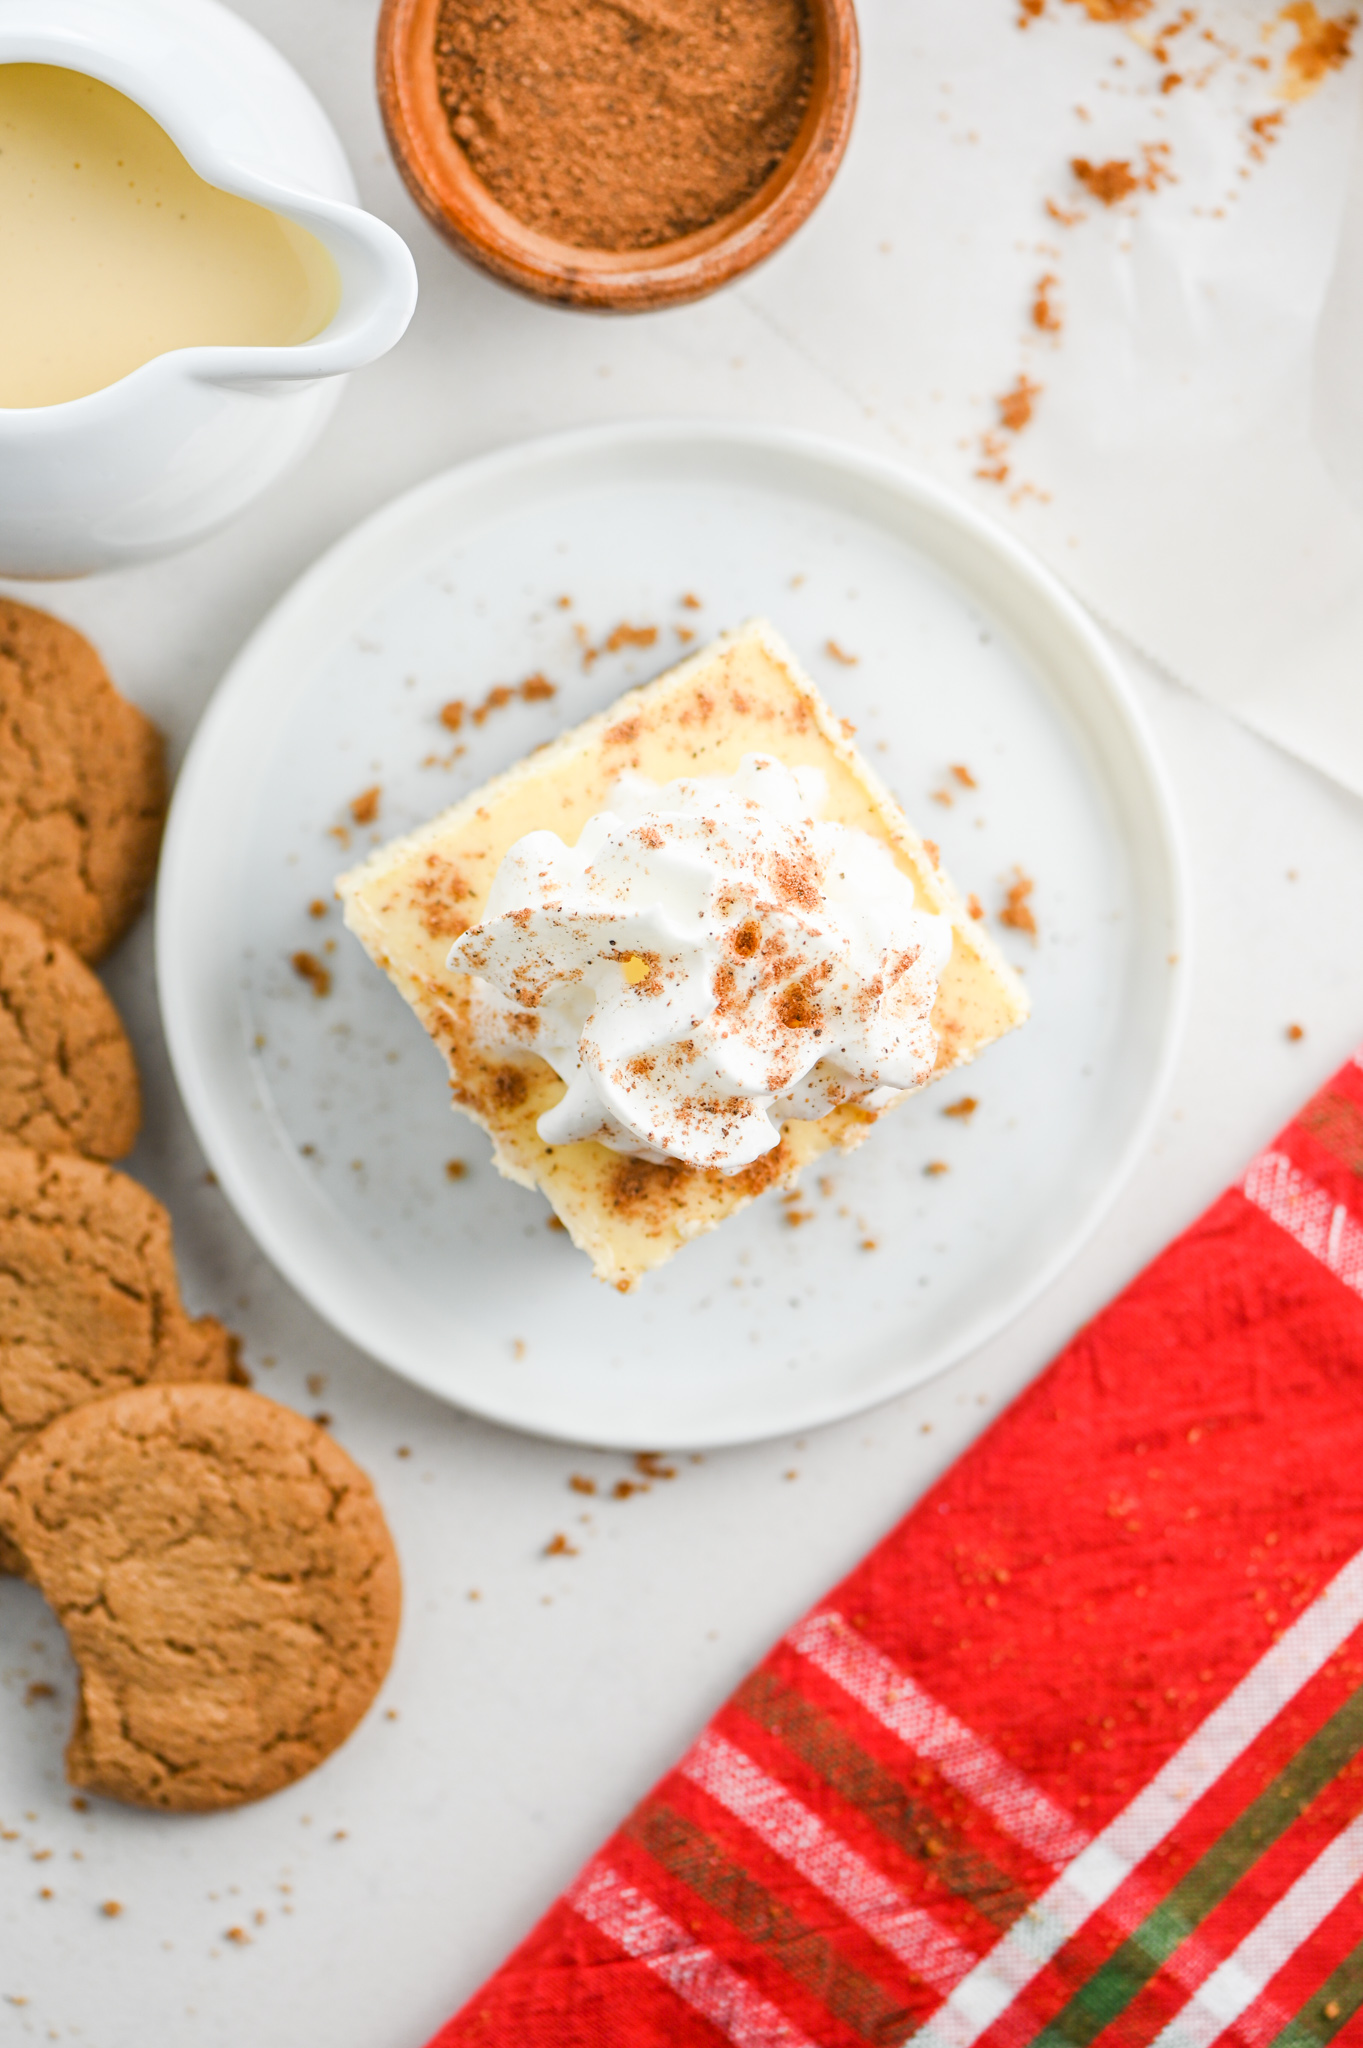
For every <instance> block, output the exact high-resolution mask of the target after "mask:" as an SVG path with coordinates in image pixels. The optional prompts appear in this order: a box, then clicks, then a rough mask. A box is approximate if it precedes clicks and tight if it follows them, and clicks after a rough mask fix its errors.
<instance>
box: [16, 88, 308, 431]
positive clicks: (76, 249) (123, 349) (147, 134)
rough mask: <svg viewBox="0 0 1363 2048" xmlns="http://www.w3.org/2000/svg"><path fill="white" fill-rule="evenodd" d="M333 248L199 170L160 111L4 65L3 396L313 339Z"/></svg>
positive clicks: (36, 396) (78, 389)
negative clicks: (204, 353)
mask: <svg viewBox="0 0 1363 2048" xmlns="http://www.w3.org/2000/svg"><path fill="white" fill-rule="evenodd" d="M340 295H341V286H340V278H339V276H338V274H337V270H336V266H335V264H334V262H333V261H332V258H331V256H330V254H329V252H328V251H327V250H326V249H325V248H323V246H322V244H321V243H320V242H319V241H318V240H317V237H316V236H315V235H311V234H309V233H308V232H307V230H306V229H305V228H301V227H299V226H298V225H297V224H296V223H295V222H293V221H291V220H287V219H285V218H284V217H283V215H281V214H278V213H273V212H271V211H270V209H269V208H268V207H264V206H256V205H254V204H253V203H252V202H251V201H250V200H247V199H239V198H237V197H235V196H234V195H233V194H232V193H229V192H220V191H219V190H218V189H217V187H216V186H213V185H209V184H207V183H206V182H205V181H204V180H203V179H202V178H201V177H199V175H198V173H197V172H196V171H193V170H191V169H190V166H189V165H188V164H187V163H186V162H185V159H184V158H183V157H182V156H181V154H180V152H179V150H178V149H177V148H176V147H175V144H174V143H173V142H172V141H171V139H170V137H169V136H168V135H167V134H166V132H165V130H164V129H163V128H161V127H159V126H158V125H157V123H156V122H155V121H153V120H152V118H151V116H150V114H148V113H146V112H144V110H143V109H142V108H141V107H139V106H138V105H136V103H135V102H134V101H132V100H130V99H127V98H125V96H124V95H123V94H122V93H120V92H115V91H114V89H113V87H112V86H108V85H105V84H104V83H103V82H102V81H101V80H99V79H96V78H89V77H87V76H86V75H85V74H84V73H83V72H79V71H67V70H62V69H60V68H58V67H57V66H55V65H50V64H0V407H7V406H8V407H29V406H42V405H59V404H61V403H62V402H63V401H65V400H67V399H72V398H83V397H85V396H86V395H87V394H88V393H90V392H92V391H100V390H103V389H104V387H105V386H106V385H109V384H114V383H116V382H117V381H118V379H119V378H120V377H126V376H127V375H128V373H129V371H131V370H135V369H137V367H138V366H139V364H142V363H145V362H149V361H150V360H151V358H152V357H153V356H159V355H164V354H165V353H166V351H167V350H169V349H179V348H195V347H200V346H204V345H209V346H212V345H218V346H224V345H230V346H235V347H248V348H278V347H281V346H289V345H291V344H293V343H297V342H303V341H310V340H311V339H312V338H313V336H314V335H316V334H318V333H320V332H321V330H322V328H324V327H325V326H326V324H327V322H328V321H329V320H330V319H331V317H332V315H333V314H334V313H335V311H336V308H337V305H338V304H339V302H340Z"/></svg>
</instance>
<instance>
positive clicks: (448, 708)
mask: <svg viewBox="0 0 1363 2048" xmlns="http://www.w3.org/2000/svg"><path fill="white" fill-rule="evenodd" d="M467 708H468V707H467V705H466V704H465V703H464V700H463V698H462V697H451V699H450V701H449V703H448V704H442V705H441V707H440V709H439V711H438V712H437V713H436V716H437V717H438V718H439V720H440V723H441V724H442V725H443V726H444V728H445V730H446V732H458V730H459V728H460V726H461V725H462V724H463V723H464V713H465V711H466V710H467Z"/></svg>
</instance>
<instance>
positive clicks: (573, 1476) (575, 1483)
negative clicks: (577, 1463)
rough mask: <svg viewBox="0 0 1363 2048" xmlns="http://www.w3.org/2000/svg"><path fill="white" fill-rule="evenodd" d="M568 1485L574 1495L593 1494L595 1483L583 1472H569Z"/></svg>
mask: <svg viewBox="0 0 1363 2048" xmlns="http://www.w3.org/2000/svg"><path fill="white" fill-rule="evenodd" d="M568 1484H569V1486H570V1487H571V1488H572V1490H573V1492H574V1493H595V1492H596V1481H595V1480H594V1479H589V1478H588V1476H587V1474H586V1473H585V1472H570V1473H569V1474H568Z"/></svg>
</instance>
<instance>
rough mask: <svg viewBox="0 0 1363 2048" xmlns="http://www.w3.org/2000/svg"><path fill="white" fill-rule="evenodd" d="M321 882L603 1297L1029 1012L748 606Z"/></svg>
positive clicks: (497, 1152)
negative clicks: (597, 708)
mask: <svg viewBox="0 0 1363 2048" xmlns="http://www.w3.org/2000/svg"><path fill="white" fill-rule="evenodd" d="M337 889H338V893H339V894H340V896H341V899H342V902H343V903H344V906H345V916H346V922H347V924H348V925H349V927H350V929H351V930H352V931H353V932H354V933H355V935H356V936H357V937H358V938H359V940H360V941H361V943H362V944H363V945H364V947H365V949H366V950H367V952H368V953H369V955H370V957H371V959H372V960H373V961H374V962H375V964H376V965H377V966H378V967H380V968H382V969H383V971H384V972H385V973H386V974H387V975H388V976H389V978H390V979H391V980H392V981H393V983H394V985H395V986H396V987H397V988H398V990H399V991H400V992H401V994H402V995H403V996H404V997H405V998H406V1000H407V1001H408V1002H409V1003H410V1004H411V1006H412V1008H413V1009H414V1010H415V1011H416V1013H417V1015H418V1017H419V1018H420V1019H421V1021H422V1023H423V1024H424V1025H425V1027H426V1029H427V1031H428V1032H429V1033H430V1035H431V1037H432V1039H433V1040H434V1041H435V1043H436V1045H437V1046H438V1047H439V1049H440V1051H441V1053H442V1054H443V1055H444V1058H445V1061H446V1063H447V1066H448V1069H449V1077H450V1091H451V1096H452V1100H453V1104H454V1107H455V1108H456V1109H457V1110H459V1111H461V1112H462V1113H463V1114H465V1115H466V1116H469V1117H471V1118H472V1119H473V1120H474V1122H475V1123H478V1124H480V1125H481V1126H482V1128H483V1129H484V1130H486V1131H487V1132H488V1133H489V1135H490V1136H491V1138H492V1141H493V1157H494V1160H495V1163H496V1165H497V1167H498V1169H499V1171H500V1172H502V1173H503V1174H505V1175H506V1176H507V1177H508V1178H509V1179H511V1180H514V1181H518V1182H520V1183H521V1184H522V1185H524V1186H526V1187H535V1188H539V1189H541V1190H542V1191H543V1193H544V1194H545V1195H546V1196H547V1197H548V1199H549V1201H550V1203H551V1204H552V1205H553V1208H554V1210H555V1212H556V1214H557V1215H558V1217H559V1218H560V1220H561V1221H562V1223H563V1224H564V1226H565V1228H566V1229H567V1230H568V1232H569V1234H570V1235H571V1237H572V1240H573V1243H574V1244H575V1245H577V1246H578V1247H579V1248H580V1249H581V1250H583V1251H584V1252H586V1253H587V1254H588V1256H589V1257H590V1258H591V1260H592V1265H593V1270H594V1271H595V1273H596V1274H597V1276H598V1278H600V1279H602V1280H605V1281H608V1282H610V1283H611V1284H612V1285H614V1286H615V1287H617V1288H619V1289H620V1290H621V1291H622V1292H624V1291H628V1290H629V1289H630V1288H632V1287H633V1286H634V1285H635V1283H636V1282H637V1281H638V1279H639V1278H640V1276H641V1275H642V1274H644V1273H646V1272H648V1271H649V1270H650V1269H651V1268H653V1267H656V1266H659V1265H661V1264H663V1262H664V1261H665V1260H667V1259H669V1258H671V1256H672V1255H673V1253H674V1252H676V1251H678V1250H679V1249H680V1248H681V1246H682V1245H684V1244H685V1243H686V1242H687V1241H688V1239H690V1238H693V1237H696V1236H698V1235H700V1234H701V1233H702V1232H703V1231H707V1230H712V1229H714V1227H715V1226H716V1225H717V1224H719V1223H721V1222H723V1220H724V1219H725V1217H726V1216H730V1215H732V1214H734V1213H735V1211H737V1210H738V1209H741V1208H743V1207H745V1206H746V1204H747V1203H749V1202H750V1201H752V1200H753V1199H754V1197H755V1196H757V1195H759V1194H761V1193H762V1192H763V1191H764V1190H765V1189H767V1188H771V1187H774V1186H786V1185H789V1184H790V1183H791V1182H793V1181H794V1180H795V1179H797V1177H798V1176H799V1174H800V1173H801V1171H802V1170H803V1169H804V1168H805V1167H807V1166H808V1165H809V1164H810V1162H811V1161H813V1160H815V1159H817V1158H818V1157H819V1156H820V1155H821V1154H823V1153H826V1152H828V1151H830V1150H835V1149H836V1150H842V1151H846V1150H848V1149H850V1148H851V1147H852V1146H854V1145H857V1144H860V1143H861V1141H862V1139H863V1138H865V1137H866V1136H867V1135H868V1133H869V1132H870V1130H871V1129H872V1127H873V1126H874V1124H875V1123H876V1122H877V1121H878V1120H879V1118H880V1117H881V1116H882V1115H883V1114H884V1113H885V1112H886V1111H887V1110H888V1109H891V1108H893V1107H894V1106H895V1104H896V1103H897V1102H899V1101H902V1100H903V1098H904V1097H905V1095H907V1094H909V1093H911V1092H913V1091H914V1090H916V1089H918V1088H921V1087H923V1086H925V1085H926V1084H927V1083H928V1082H930V1081H932V1080H934V1079H936V1078H937V1077H939V1076H940V1075H941V1074H943V1073H945V1072H947V1071H949V1070H950V1069H951V1068H953V1067H957V1066H960V1065H962V1064H964V1063H965V1062H967V1061H969V1060H972V1059H973V1058H974V1057H975V1055H976V1054H977V1053H978V1052H979V1051H980V1050H981V1049H982V1048H983V1047H984V1046H986V1045H989V1044H990V1043H991V1042H992V1041H993V1040H994V1039H996V1038H1000V1037H1002V1036H1003V1034H1004V1033H1005V1032H1007V1031H1011V1030H1012V1029H1013V1028H1014V1027H1015V1026H1016V1025H1018V1024H1021V1023H1022V1022H1023V1021H1024V1020H1025V1018H1026V1016H1027V1012H1028V1003H1027V997H1026V994H1025V992H1024V990H1023V988H1022V985H1021V983H1020V981H1019V980H1018V978H1017V976H1016V975H1015V974H1014V973H1013V971H1012V970H1011V969H1010V968H1009V966H1008V965H1007V963H1006V962H1005V961H1004V959H1003V958H1002V956H1001V954H1000V953H999V951H998V949H997V947H996V946H995V945H994V943H993V941H992V940H991V939H990V937H989V935H988V934H987V933H986V932H985V931H984V930H983V929H982V927H981V926H980V924H979V923H978V922H977V921H976V920H975V919H973V918H972V917H971V916H970V915H969V914H968V912H967V910H966V908H965V905H964V904H963V903H962V902H961V900H960V898H959V896H958V895H957V893H956V891H955V889H954V888H953V886H952V884H951V882H950V881H949V880H948V878H947V876H946V875H945V873H944V872H943V870H942V867H941V863H940V860H939V858H938V855H937V849H936V848H935V847H934V846H933V845H932V843H931V841H928V840H924V839H921V838H920V837H919V835H918V834H917V833H916V832H915V831H914V830H913V828H912V826H911V825H910V824H909V822H908V820H907V819H906V818H905V816H904V814H903V812H902V811H901V810H900V808H899V806H898V804H897V803H896V802H895V800H894V799H893V797H892V796H891V795H890V794H889V792H888V790H886V789H885V787H884V786H883V784H882V783H881V782H880V780H879V779H878V777H877V776H876V775H875V774H874V773H873V771H872V770H871V769H870V768H869V767H868V765H867V763H866V762H865V761H864V760H863V759H862V757H861V755H860V753H859V752H858V750H857V748H856V747H855V746H854V744H853V742H852V736H851V728H850V727H845V726H843V725H841V724H840V723H839V722H838V720H837V719H835V718H834V716H833V715H832V713H831V712H830V711H829V709H828V707H827V706H826V705H825V703H824V702H823V699H822V698H821V697H820V695H819V693H818V691H817V689H816V688H815V686H814V684H813V683H812V682H811V681H810V680H809V678H808V677H807V676H806V675H804V674H803V673H802V671H801V670H800V668H799V667H798V665H797V663H796V661H795V659H794V657H793V655H792V654H791V652H790V650H789V648H787V647H786V645H785V643H784V642H783V641H782V640H781V639H780V637H779V636H778V635H777V634H776V633H775V632H774V631H773V629H772V628H771V627H770V626H769V625H767V624H766V623H765V622H764V621H761V620H758V621H754V622H753V623H751V624H749V625H747V626H745V627H744V628H743V629H742V630H741V631H739V632H736V633H733V634H730V635H726V636H725V637H724V638H723V639H721V640H718V641H716V642H715V643H714V645H713V646H711V647H709V648H706V649H705V650H704V651H703V652H701V653H699V654H696V655H693V656H691V657H690V658H689V659H688V660H686V661H684V662H682V663H680V664H679V666H677V667H676V668H673V669H670V670H669V671H668V672H667V673H666V674H665V675H661V676H659V677H657V678H656V680H655V681H653V682H651V683H646V684H644V685H643V686H641V687H640V688H638V689H634V690H631V691H629V692H628V693H627V694H626V695H625V696H623V697H621V698H620V699H619V700H618V702H616V703H615V704H614V705H612V706H611V708H610V709H609V710H608V711H604V712H601V713H599V714H598V715H597V716H596V717H594V718H590V719H588V720H587V721H586V722H585V723H584V724H582V725H579V726H577V727H575V728H574V729H573V730H572V731H570V732H566V733H564V734H563V735H562V736H561V737H560V738H559V739H557V740H556V741H553V742H552V743H551V744H550V745H549V746H547V747H545V748H542V749H541V750H540V751H539V752H537V753H535V754H532V755H531V756H530V757H529V758H528V759H526V760H524V761H521V762H519V763H518V764H517V765H516V766H515V767H513V768H510V769H508V770H507V771H506V773H505V774H502V775H499V776H497V777H495V778H494V779H493V780H492V781H491V782H488V783H486V784H485V785H484V786H483V787H482V788H481V789H479V790H476V791H475V792H474V793H473V794H472V795H471V796H469V797H467V798H465V800H464V801H463V802H462V803H459V804H456V805H455V806H454V807H453V808H452V809H450V810H447V811H445V812H444V813H443V814H442V815H441V816H440V817H438V818H435V819H433V820H432V821H431V823H430V824H428V825H425V826H423V827H422V828H421V829H420V830H418V831H416V832H412V833H409V834H408V835H406V836H405V837H404V838H401V839H398V840H395V841H393V842H392V843H391V844H390V845H388V846H385V847H382V848H380V849H379V850H378V851H377V852H375V853H374V854H372V855H371V856H370V858H369V859H368V860H366V861H365V862H364V863H363V864H362V865H360V866H359V867H356V868H352V869H351V870H350V871H349V872H348V873H347V874H344V875H342V876H341V877H340V879H339V881H338V883H337Z"/></svg>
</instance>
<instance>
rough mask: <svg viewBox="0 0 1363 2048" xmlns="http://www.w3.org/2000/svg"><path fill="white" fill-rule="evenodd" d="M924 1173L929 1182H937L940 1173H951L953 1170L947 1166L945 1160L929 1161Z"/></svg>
mask: <svg viewBox="0 0 1363 2048" xmlns="http://www.w3.org/2000/svg"><path fill="white" fill-rule="evenodd" d="M923 1171H924V1173H925V1174H926V1175H927V1177H928V1179H929V1180H935V1179H936V1178H937V1176H938V1174H939V1173H950V1171H951V1168H950V1167H949V1166H948V1165H947V1163H946V1161H945V1159H929V1161H928V1163H927V1165H926V1166H925V1167H924V1168H923Z"/></svg>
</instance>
